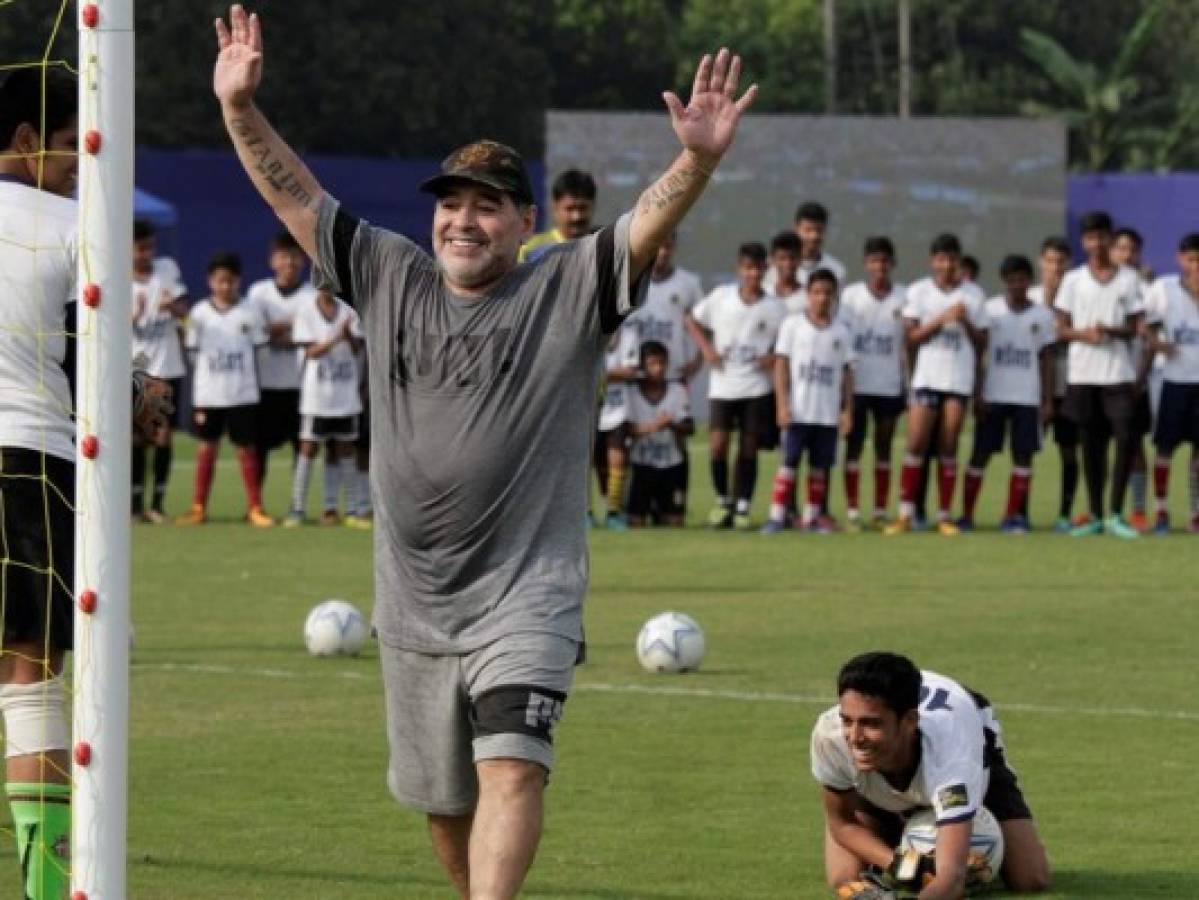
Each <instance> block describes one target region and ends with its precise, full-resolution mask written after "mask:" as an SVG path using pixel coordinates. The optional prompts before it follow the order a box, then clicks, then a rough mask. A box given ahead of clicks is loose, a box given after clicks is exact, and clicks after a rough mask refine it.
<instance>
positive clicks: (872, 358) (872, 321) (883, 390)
mask: <svg viewBox="0 0 1199 900" xmlns="http://www.w3.org/2000/svg"><path fill="white" fill-rule="evenodd" d="M906 301H907V292H906V290H905V289H904V286H903V285H902V284H892V285H891V290H890V291H889V292H888V294H887V296H885V297H876V296H875V295H874V293H873V292H872V291H871V290H870V287H869V285H867V284H866V282H864V281H858V282H855V283H854V284H851V285H850V286H849V287H847V288H846V289H845V290H844V291H843V292H842V293H841V318H842V321H844V322H845V323H846V324H847V325H848V326H849V328H850V330H851V331H852V332H853V353H854V370H853V373H854V377H853V390H854V393H855V394H868V395H870V396H876V397H899V396H902V395H903V359H904V356H903V347H904V341H905V340H906V338H905V336H904V330H903V307H904V303H905V302H906Z"/></svg>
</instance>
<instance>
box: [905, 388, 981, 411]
mask: <svg viewBox="0 0 1199 900" xmlns="http://www.w3.org/2000/svg"><path fill="white" fill-rule="evenodd" d="M950 400H957V401H958V402H959V403H961V404H962V405H963V406H969V405H970V395H969V394H959V393H957V392H956V391H935V390H933V389H932V388H916V389H914V390H913V391H912V406H923V407H926V408H927V409H940V408H941V407H942V406H944V405H945V404H946V403H948V402H949V401H950Z"/></svg>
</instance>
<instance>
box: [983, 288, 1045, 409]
mask: <svg viewBox="0 0 1199 900" xmlns="http://www.w3.org/2000/svg"><path fill="white" fill-rule="evenodd" d="M987 319H988V321H989V322H990V323H991V324H990V329H989V331H988V340H987V369H986V373H985V375H984V376H983V378H984V381H983V399H985V400H986V401H987V402H988V403H1012V404H1016V405H1018V406H1040V405H1041V351H1042V350H1044V349H1045V348H1046V347H1048V346H1050V345H1051V344H1053V343H1054V341H1056V340H1057V324H1056V322H1055V321H1054V317H1053V312H1052V311H1051V310H1050V309H1049V308H1048V307H1046V306H1044V305H1042V304H1040V303H1032V304H1030V305H1028V306H1026V307H1024V309H1022V310H1020V311H1019V312H1017V311H1015V310H1013V309H1012V307H1011V306H1010V305H1009V304H1008V302H1007V299H1006V298H1005V297H992V298H991V299H990V300H988V301H987Z"/></svg>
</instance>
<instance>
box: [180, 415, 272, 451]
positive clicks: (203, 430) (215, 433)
mask: <svg viewBox="0 0 1199 900" xmlns="http://www.w3.org/2000/svg"><path fill="white" fill-rule="evenodd" d="M192 432H193V433H194V434H195V436H196V437H198V438H199V439H200V440H202V441H209V442H212V441H219V440H220V439H221V435H223V434H226V433H228V435H229V440H231V441H232V442H233V443H234V444H235V445H236V446H238V447H253V446H254V443H255V440H256V439H257V437H258V407H257V405H250V406H221V407H209V408H207V409H205V408H203V407H196V408H195V409H193V410H192Z"/></svg>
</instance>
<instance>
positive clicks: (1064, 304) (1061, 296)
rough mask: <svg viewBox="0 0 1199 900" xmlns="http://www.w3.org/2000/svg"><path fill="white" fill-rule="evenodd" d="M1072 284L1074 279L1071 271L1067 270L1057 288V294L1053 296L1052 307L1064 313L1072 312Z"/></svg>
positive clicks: (1070, 313) (1071, 313) (1069, 313)
mask: <svg viewBox="0 0 1199 900" xmlns="http://www.w3.org/2000/svg"><path fill="white" fill-rule="evenodd" d="M1074 284H1075V279H1074V277H1073V273H1070V272H1067V273H1066V276H1065V277H1064V278H1063V279H1062V283H1061V285H1060V286H1059V287H1058V289H1057V296H1056V297H1054V298H1053V308H1054V309H1055V310H1057V311H1058V312H1063V313H1065V314H1066V315H1073V313H1074Z"/></svg>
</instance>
